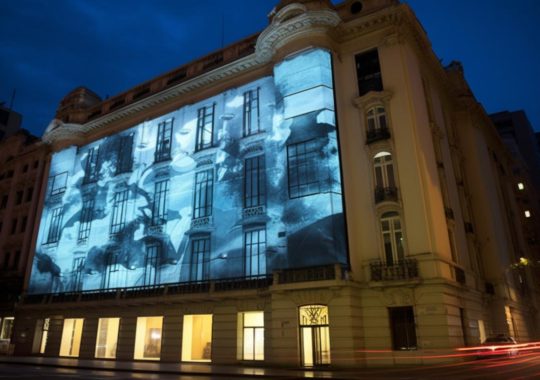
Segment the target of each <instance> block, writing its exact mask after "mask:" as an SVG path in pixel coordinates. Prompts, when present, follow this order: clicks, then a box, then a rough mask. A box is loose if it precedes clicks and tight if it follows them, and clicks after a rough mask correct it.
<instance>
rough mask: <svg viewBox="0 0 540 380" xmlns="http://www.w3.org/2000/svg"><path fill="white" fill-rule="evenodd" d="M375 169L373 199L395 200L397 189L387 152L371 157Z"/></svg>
mask: <svg viewBox="0 0 540 380" xmlns="http://www.w3.org/2000/svg"><path fill="white" fill-rule="evenodd" d="M373 167H374V168H373V169H374V171H375V201H376V202H377V203H378V202H382V201H384V200H396V199H397V189H396V180H395V178H394V164H393V162H392V155H391V154H390V153H388V152H380V153H378V154H377V155H375V158H374V159H373Z"/></svg>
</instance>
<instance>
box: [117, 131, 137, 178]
mask: <svg viewBox="0 0 540 380" xmlns="http://www.w3.org/2000/svg"><path fill="white" fill-rule="evenodd" d="M133 136H134V134H133V133H130V134H129V135H126V136H121V137H120V138H119V139H118V144H119V145H118V160H117V163H116V174H121V173H127V172H130V171H131V169H132V167H133Z"/></svg>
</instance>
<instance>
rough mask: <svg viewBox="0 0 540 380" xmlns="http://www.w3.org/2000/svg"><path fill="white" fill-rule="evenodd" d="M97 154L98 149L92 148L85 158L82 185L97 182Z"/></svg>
mask: <svg viewBox="0 0 540 380" xmlns="http://www.w3.org/2000/svg"><path fill="white" fill-rule="evenodd" d="M98 154H99V148H98V147H96V148H92V149H90V150H89V151H88V155H87V156H86V167H85V169H84V179H83V182H84V183H92V182H96V181H97V180H98Z"/></svg>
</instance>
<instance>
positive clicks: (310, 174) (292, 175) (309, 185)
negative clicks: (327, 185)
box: [287, 140, 321, 198]
mask: <svg viewBox="0 0 540 380" xmlns="http://www.w3.org/2000/svg"><path fill="white" fill-rule="evenodd" d="M319 157H320V149H319V144H318V143H317V140H309V141H305V142H301V143H297V144H292V145H288V146H287V167H288V174H289V197H290V198H299V197H303V196H306V195H312V194H317V193H319V192H320V183H319V175H318V166H319V164H320V163H321V162H320V159H319Z"/></svg>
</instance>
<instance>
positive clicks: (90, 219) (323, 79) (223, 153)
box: [29, 49, 347, 293]
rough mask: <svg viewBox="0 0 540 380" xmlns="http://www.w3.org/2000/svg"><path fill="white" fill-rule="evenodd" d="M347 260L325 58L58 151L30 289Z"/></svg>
mask: <svg viewBox="0 0 540 380" xmlns="http://www.w3.org/2000/svg"><path fill="white" fill-rule="evenodd" d="M334 263H342V264H346V263H347V247H346V239H345V222H344V217H343V210H342V191H341V178H340V162H339V154H338V144H337V138H336V123H335V113H334V97H333V83H332V67H331V57H330V54H329V53H328V52H327V51H325V50H321V49H313V50H310V51H307V52H302V53H299V54H297V55H295V56H293V57H291V58H288V59H286V60H284V61H282V62H280V63H279V64H277V65H276V66H275V67H274V74H273V76H268V77H264V78H260V79H258V80H256V81H254V82H251V83H249V84H246V85H244V86H241V87H238V88H234V89H230V90H228V91H225V92H223V93H221V94H219V95H216V96H214V97H211V98H209V99H206V100H204V101H201V102H198V103H196V104H192V105H186V106H184V107H182V108H180V109H178V110H176V111H174V112H171V113H169V114H166V115H163V116H161V117H158V118H156V119H153V120H150V121H145V122H143V123H141V124H139V125H136V126H134V127H132V128H130V129H128V130H125V131H123V132H121V133H118V134H115V135H111V136H108V137H105V138H102V139H100V140H97V141H95V142H92V143H90V144H88V145H85V146H81V147H70V148H67V149H65V150H62V151H60V152H57V153H55V154H54V155H53V158H52V162H51V168H50V176H49V182H48V189H47V195H46V199H45V206H44V209H43V214H42V219H41V223H40V228H39V234H38V238H37V244H36V254H35V258H34V261H33V268H32V275H31V278H30V283H29V292H30V293H49V292H69V291H81V290H96V289H111V288H117V287H133V286H145V285H158V284H165V283H178V282H188V281H207V280H212V279H224V278H237V277H256V276H264V275H266V274H269V273H271V272H272V271H274V270H277V269H286V268H300V267H307V266H317V265H326V264H334Z"/></svg>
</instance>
